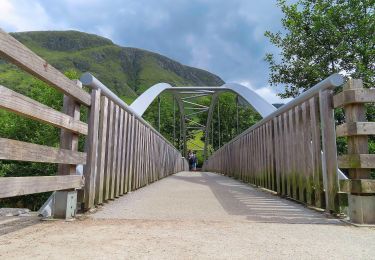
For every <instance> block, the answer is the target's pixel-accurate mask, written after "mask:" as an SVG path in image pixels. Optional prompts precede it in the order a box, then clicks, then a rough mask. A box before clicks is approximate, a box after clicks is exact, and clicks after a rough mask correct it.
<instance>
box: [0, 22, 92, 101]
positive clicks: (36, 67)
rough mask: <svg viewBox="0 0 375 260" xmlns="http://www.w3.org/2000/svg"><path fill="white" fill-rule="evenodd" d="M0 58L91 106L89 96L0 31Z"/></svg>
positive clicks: (45, 62)
mask: <svg viewBox="0 0 375 260" xmlns="http://www.w3.org/2000/svg"><path fill="white" fill-rule="evenodd" d="M0 57H3V58H5V59H7V60H9V61H10V62H12V63H14V64H15V65H17V66H19V67H20V68H21V69H23V70H25V71H27V72H29V73H30V74H32V75H34V76H35V77H37V78H39V79H41V80H43V81H44V82H46V83H48V84H50V85H51V86H53V87H55V88H56V89H58V90H60V91H62V92H64V93H65V94H67V95H69V96H72V97H73V98H74V99H76V100H78V101H80V102H81V103H82V104H84V105H87V106H89V105H91V98H90V95H89V94H88V93H87V92H85V91H84V90H83V89H81V88H78V87H77V86H76V84H75V83H74V82H73V81H72V80H70V79H68V78H67V77H65V76H64V74H62V73H61V72H60V71H58V70H57V69H55V68H54V67H53V66H51V65H50V64H48V62H47V61H45V60H43V59H42V58H41V57H39V56H38V55H36V54H35V53H33V52H32V51H31V50H29V49H28V48H27V47H26V46H24V45H23V44H21V43H20V42H19V41H17V40H16V39H15V38H13V37H12V36H10V35H9V34H7V33H6V32H4V31H3V30H1V29H0Z"/></svg>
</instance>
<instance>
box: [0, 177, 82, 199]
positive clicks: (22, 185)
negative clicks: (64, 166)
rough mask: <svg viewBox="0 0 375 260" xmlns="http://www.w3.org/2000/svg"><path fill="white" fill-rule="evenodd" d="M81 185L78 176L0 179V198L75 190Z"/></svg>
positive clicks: (80, 179) (80, 178)
mask: <svg viewBox="0 0 375 260" xmlns="http://www.w3.org/2000/svg"><path fill="white" fill-rule="evenodd" d="M83 184H84V182H83V178H82V176H79V175H59V176H34V177H1V178H0V198H9V197H14V196H21V195H27V194H34V193H40V192H47V191H56V190H67V189H76V188H81V187H82V186H83Z"/></svg>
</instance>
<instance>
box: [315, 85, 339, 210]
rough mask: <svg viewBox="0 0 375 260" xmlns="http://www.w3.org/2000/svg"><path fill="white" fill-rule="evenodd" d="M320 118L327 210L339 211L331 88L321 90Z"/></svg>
mask: <svg viewBox="0 0 375 260" xmlns="http://www.w3.org/2000/svg"><path fill="white" fill-rule="evenodd" d="M319 104H320V118H321V124H322V143H323V158H322V159H323V163H324V165H325V166H326V167H325V169H323V170H324V171H325V172H323V174H324V175H325V176H326V178H325V179H326V185H325V188H326V193H325V194H326V204H327V205H326V210H328V211H332V212H338V210H339V209H338V200H337V192H338V178H337V150H336V133H335V118H334V111H333V97H332V91H331V90H325V91H320V92H319Z"/></svg>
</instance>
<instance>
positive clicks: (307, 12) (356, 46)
mask: <svg viewBox="0 0 375 260" xmlns="http://www.w3.org/2000/svg"><path fill="white" fill-rule="evenodd" d="M278 5H279V6H280V8H281V10H282V12H283V13H284V18H283V19H282V25H283V29H284V30H285V32H284V33H282V32H276V33H272V32H270V31H267V32H266V33H265V35H266V36H267V37H268V38H269V39H270V41H271V43H272V44H274V45H275V46H276V47H278V48H279V49H280V51H281V53H280V60H279V57H278V56H275V55H274V54H271V53H268V54H267V55H266V58H265V59H266V61H268V63H269V66H270V80H269V82H270V83H271V84H272V85H274V86H276V85H285V90H284V93H282V94H281V95H280V96H282V97H295V96H297V95H298V94H299V93H300V92H301V91H303V90H306V88H308V87H311V86H313V85H314V84H315V83H317V82H319V81H321V80H322V79H324V78H326V77H327V76H329V75H330V74H332V73H335V72H341V73H344V74H345V75H347V76H350V77H353V78H362V79H363V81H364V82H365V84H366V85H367V86H374V83H375V77H374V69H375V15H374V7H375V1H374V0H350V1H346V0H299V1H297V2H296V3H294V4H290V5H288V4H287V1H286V0H278Z"/></svg>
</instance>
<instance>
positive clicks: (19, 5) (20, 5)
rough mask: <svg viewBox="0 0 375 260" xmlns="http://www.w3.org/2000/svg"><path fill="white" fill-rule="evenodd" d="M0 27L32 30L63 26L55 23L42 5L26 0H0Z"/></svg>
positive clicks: (7, 29) (14, 29)
mask: <svg viewBox="0 0 375 260" xmlns="http://www.w3.org/2000/svg"><path fill="white" fill-rule="evenodd" d="M0 27H2V28H3V29H5V30H6V31H33V30H46V29H60V28H64V27H65V24H56V23H54V22H53V21H52V19H51V18H50V17H49V15H48V14H47V12H46V10H45V9H44V8H43V6H42V5H41V4H40V3H38V2H34V1H27V0H13V1H11V0H1V1H0Z"/></svg>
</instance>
